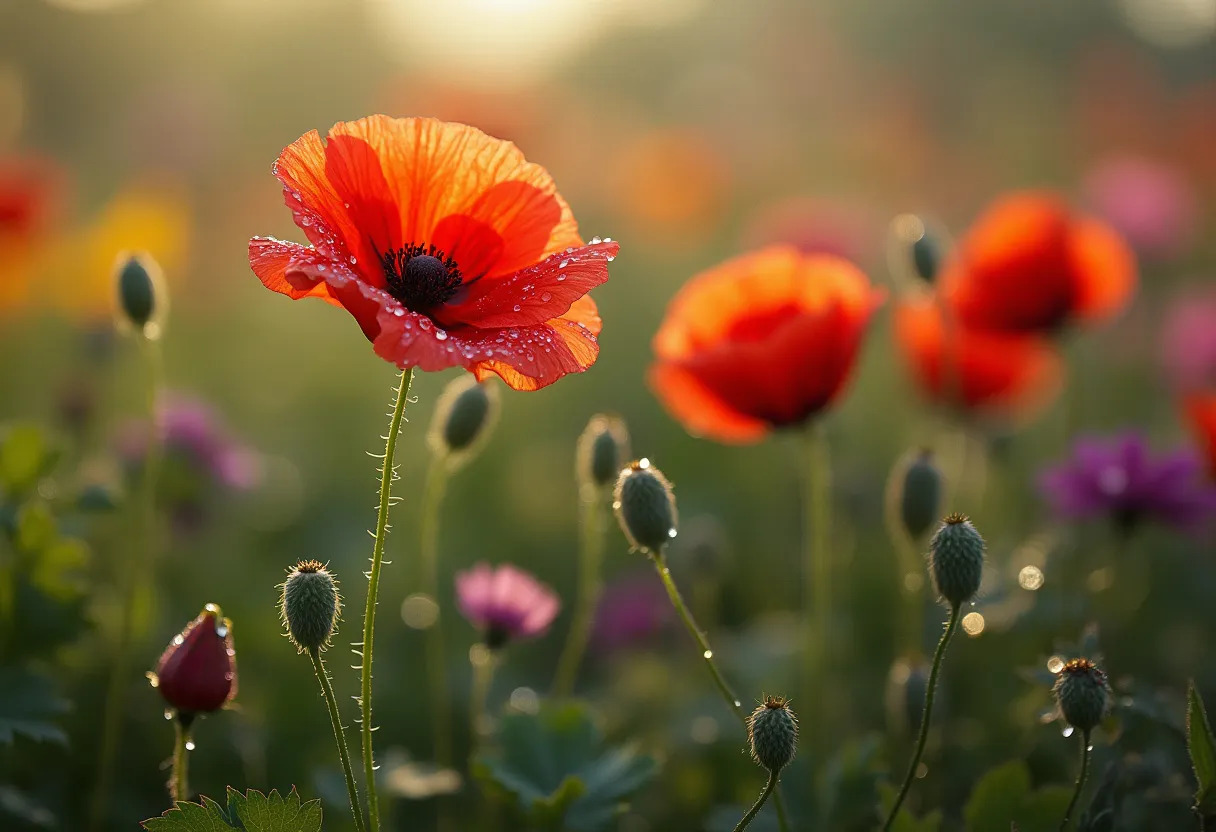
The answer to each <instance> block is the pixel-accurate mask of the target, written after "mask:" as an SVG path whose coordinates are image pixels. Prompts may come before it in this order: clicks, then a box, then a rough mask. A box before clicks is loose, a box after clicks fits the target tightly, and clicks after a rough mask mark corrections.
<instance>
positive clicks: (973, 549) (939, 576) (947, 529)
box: [929, 514, 984, 607]
mask: <svg viewBox="0 0 1216 832" xmlns="http://www.w3.org/2000/svg"><path fill="white" fill-rule="evenodd" d="M929 574H930V575H931V576H932V577H933V584H934V586H936V587H937V594H938V595H940V596H941V597H942V598H944V599H945V600H946V601H948V602H949V603H950V605H951V606H955V607H957V606H961V605H962V604H964V603H966V602H967V601H970V600H971V599H972V598H974V597H975V593H976V592H978V591H979V588H980V581H981V580H982V579H983V576H984V538H982V537H980V533H979V532H978V531H976V529H975V526H973V525H971V521H970V520H968V519H967V517H966V516H965V515H962V514H951V515H949V516H948V517H946V519H945V520H943V521H942V524H941V525H940V526H939V527H938V529H937V531H936V532H935V533H934V535H933V540H932V541H931V542H930V544H929Z"/></svg>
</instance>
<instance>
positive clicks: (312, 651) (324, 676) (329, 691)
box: [308, 647, 367, 832]
mask: <svg viewBox="0 0 1216 832" xmlns="http://www.w3.org/2000/svg"><path fill="white" fill-rule="evenodd" d="M308 658H310V659H312V669H313V671H314V672H315V673H316V674H317V681H318V682H320V683H321V694H322V696H324V697H325V704H326V705H327V706H328V708H329V721H330V723H331V724H332V725H333V729H334V742H335V743H337V745H338V756H339V757H340V758H341V760H342V774H343V775H345V777H346V794H347V797H349V798H350V811H351V814H352V815H354V817H355V828H356V829H358V830H359V832H365V830H366V828H367V827H366V826H365V825H364V823H363V807H362V806H361V805H360V804H359V787H358V785H357V784H356V783H355V772H354V771H353V770H352V769H351V765H350V752H349V751H348V750H347V748H346V734H345V733H344V732H343V728H342V717H341V715H340V714H339V713H338V700H337V699H336V698H334V688H333V685H332V684H331V683H330V680H329V673H328V672H326V670H325V662H324V660H323V659H322V658H321V653H320V651H318V650H317V648H315V647H310V648H309V649H308Z"/></svg>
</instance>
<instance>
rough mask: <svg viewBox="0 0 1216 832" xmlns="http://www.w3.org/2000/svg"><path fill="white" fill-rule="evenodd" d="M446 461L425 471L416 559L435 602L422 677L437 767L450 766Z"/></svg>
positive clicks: (441, 458) (439, 459) (438, 459)
mask: <svg viewBox="0 0 1216 832" xmlns="http://www.w3.org/2000/svg"><path fill="white" fill-rule="evenodd" d="M447 482H448V459H447V457H446V456H445V455H444V454H435V455H434V456H433V457H432V458H431V464H430V466H429V467H428V468H427V472H426V485H425V486H424V487H423V492H422V528H421V540H420V544H419V557H420V559H421V561H422V592H423V593H424V594H425V595H426V596H427V597H429V598H430V599H431V600H432V601H434V602H435V620H434V622H433V623H432V624H431V626H430V627H428V628H427V631H426V636H425V639H426V675H427V683H428V685H429V687H430V698H431V725H432V731H433V743H434V746H433V748H432V751H433V752H434V755H435V762H436V763H438V764H439V765H440V766H443V767H445V768H446V767H449V766H451V765H452V759H453V751H452V746H453V742H452V705H451V700H450V697H449V696H448V669H447V662H446V661H445V657H446V651H445V648H444V640H443V613H442V610H443V602H442V601H440V600H439V510H440V508H441V507H442V505H443V496H444V494H445V493H446V492H447Z"/></svg>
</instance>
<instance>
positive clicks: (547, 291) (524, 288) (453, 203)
mask: <svg viewBox="0 0 1216 832" xmlns="http://www.w3.org/2000/svg"><path fill="white" fill-rule="evenodd" d="M274 174H275V176H277V177H278V178H279V180H280V181H281V182H282V183H283V195H284V199H285V201H286V202H287V206H288V207H289V208H290V209H291V211H292V214H293V216H294V218H295V222H296V224H297V225H298V226H299V227H300V228H301V229H302V230H303V231H304V234H305V236H307V237H308V239H309V240H310V241H311V242H312V244H313V245H312V246H303V245H299V244H297V243H288V242H283V241H281V240H276V239H273V238H270V237H255V238H253V239H252V240H251V241H250V242H249V263H250V265H251V266H252V267H253V271H254V272H255V273H256V274H257V276H258V277H259V278H261V280H262V283H264V284H265V285H266V287H267V288H269V289H273V290H274V291H276V292H281V293H282V294H285V295H287V296H288V297H291V298H302V297H318V298H321V299H322V300H325V301H328V302H329V303H332V304H335V305H338V306H342V307H344V308H345V309H346V310H347V311H348V312H350V313H351V315H353V316H354V318H355V320H356V321H358V323H359V326H360V327H361V328H362V329H363V333H364V334H365V335H366V336H367V338H368V340H370V341H371V342H372V347H373V349H374V350H375V352H376V354H377V355H379V356H380V357H381V358H384V359H386V360H388V361H391V362H393V363H394V364H396V365H397V366H398V367H402V368H406V367H418V368H420V369H422V370H428V371H429V370H441V369H444V368H445V367H464V368H466V369H468V370H470V371H472V372H473V373H474V374H475V375H476V376H477V378H478V379H482V378H485V377H486V376H488V375H490V374H491V373H493V374H497V375H499V376H501V377H502V379H503V381H505V382H506V383H507V384H508V385H510V386H511V387H514V388H515V389H517V390H536V389H538V388H540V387H544V386H545V385H547V384H550V383H552V382H554V381H556V380H557V379H559V378H561V377H562V376H563V375H565V374H566V373H575V372H582V371H583V370H586V369H587V368H588V367H590V366H591V364H592V363H594V362H595V359H596V357H597V355H598V354H599V344H598V342H597V340H596V336H597V335H598V334H599V330H600V318H599V315H598V313H597V312H596V308H595V303H594V302H593V301H592V300H591V299H590V298H589V297H587V292H588V291H590V290H591V289H592V288H594V287H596V286H598V285H599V284H601V283H603V282H604V281H605V280H607V279H608V262H609V261H611V260H612V259H613V258H614V257H615V256H616V253H617V249H618V246H617V244H616V243H614V242H611V241H610V240H605V241H603V242H601V241H600V240H599V239H598V238H596V239H594V240H592V241H591V244H590V245H583V241H582V239H581V238H580V237H579V235H578V226H577V224H576V223H575V221H574V217H573V215H572V214H571V213H570V208H569V206H568V205H566V203H565V201H564V200H563V199H562V198H561V196H560V195H559V194H558V193H557V189H556V186H555V185H554V184H553V180H552V178H550V176H549V174H548V173H547V172H546V171H545V169H544V168H542V167H540V166H538V165H534V164H531V163H529V162H527V161H526V160H525V159H524V157H523V155H522V154H521V153H520V152H519V151H518V150H517V149H516V148H515V146H514V145H512V144H510V143H508V142H503V141H500V140H498V139H494V138H491V137H489V136H487V135H486V134H484V133H482V132H481V131H480V130H477V129H475V128H473V127H468V126H466V125H463V124H450V123H446V122H441V121H437V120H435V119H425V118H407V119H392V118H388V117H387V116H370V117H368V118H364V119H360V120H358V121H353V122H340V123H338V124H336V125H334V127H333V129H331V130H330V131H329V136H328V140H327V141H326V142H324V143H323V142H322V141H321V137H320V136H319V135H318V134H317V132H316V131H315V130H314V131H312V132H310V133H307V134H305V135H304V136H303V137H301V138H300V139H299V140H297V141H296V142H294V143H293V144H291V145H290V146H289V147H287V148H286V149H285V150H284V151H283V152H282V154H280V155H279V158H278V161H277V162H275V165H274Z"/></svg>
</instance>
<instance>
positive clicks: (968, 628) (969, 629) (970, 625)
mask: <svg viewBox="0 0 1216 832" xmlns="http://www.w3.org/2000/svg"><path fill="white" fill-rule="evenodd" d="M985 624H986V622H985V621H984V616H982V615H980V614H979V613H978V612H969V613H967V614H966V615H964V616H963V632H965V633H966V634H967V635H969V636H978V635H979V634H980V633H982V632H984V626H985Z"/></svg>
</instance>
